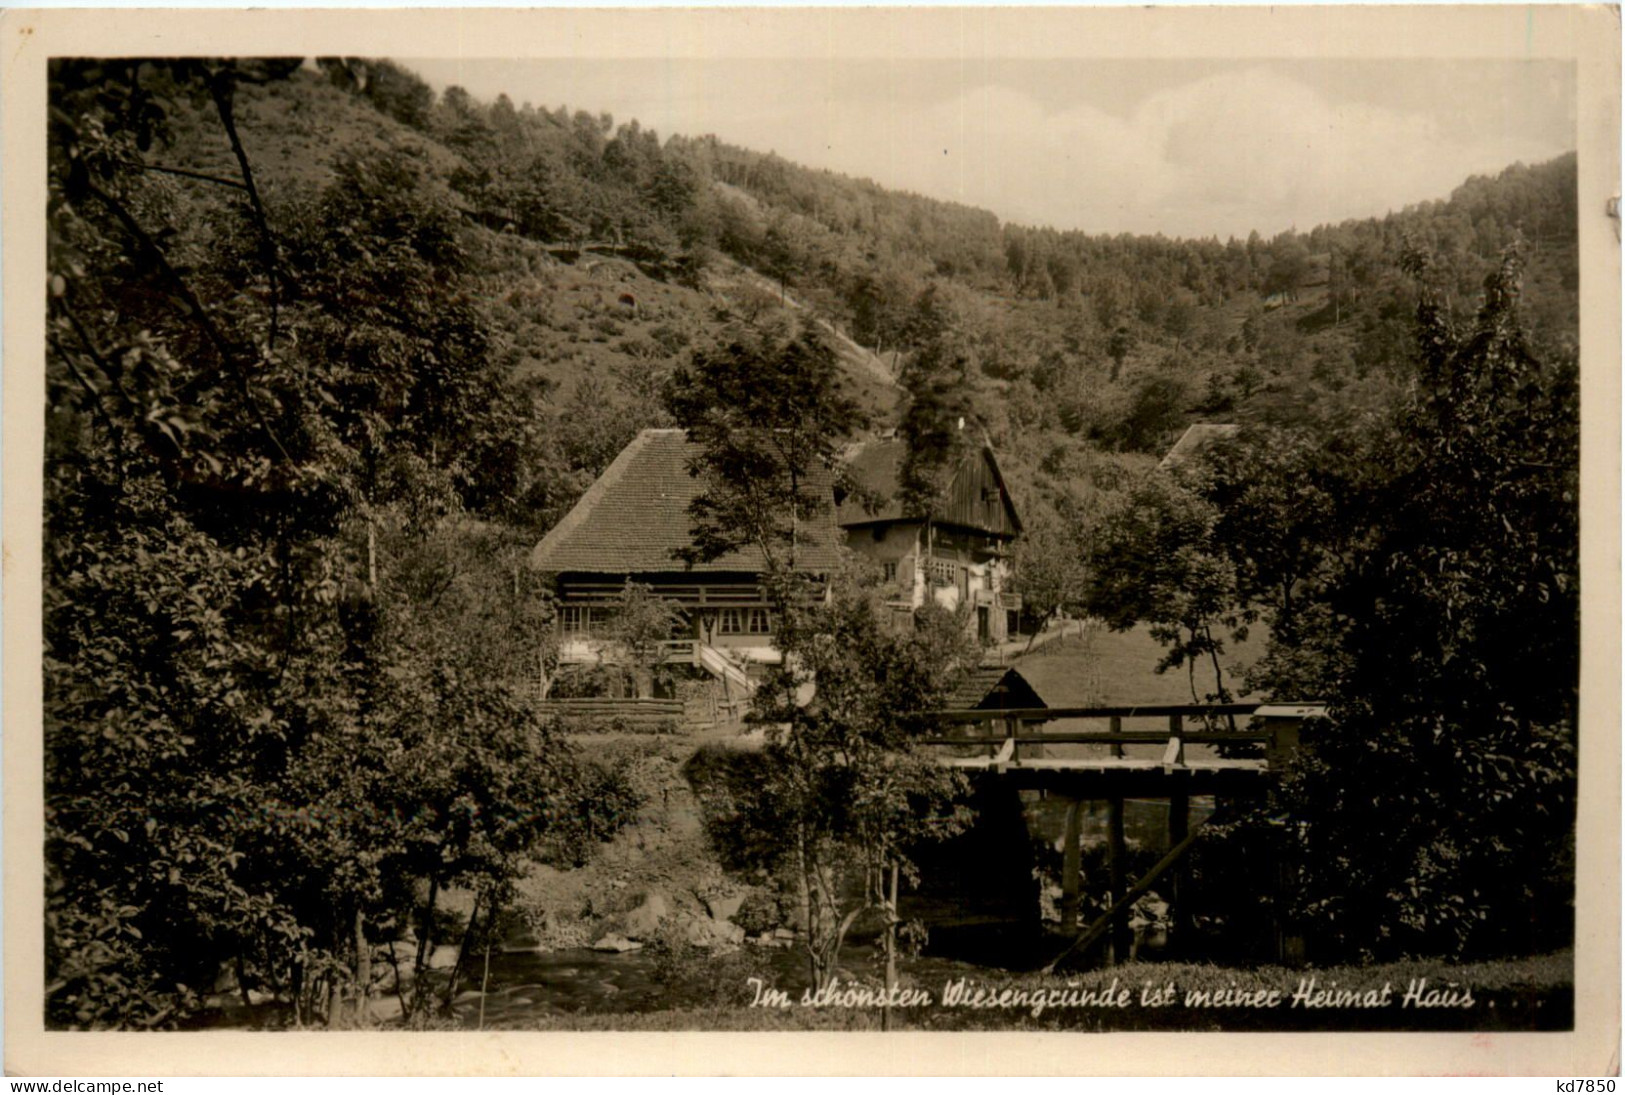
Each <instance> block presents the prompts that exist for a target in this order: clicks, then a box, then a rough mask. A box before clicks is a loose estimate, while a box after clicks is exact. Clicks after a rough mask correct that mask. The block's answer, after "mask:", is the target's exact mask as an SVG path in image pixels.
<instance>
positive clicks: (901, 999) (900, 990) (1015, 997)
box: [745, 977, 1474, 1019]
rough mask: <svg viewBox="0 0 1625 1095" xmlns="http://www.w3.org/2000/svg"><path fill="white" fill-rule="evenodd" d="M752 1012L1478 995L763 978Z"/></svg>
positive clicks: (1455, 990)
mask: <svg viewBox="0 0 1625 1095" xmlns="http://www.w3.org/2000/svg"><path fill="white" fill-rule="evenodd" d="M745 984H746V985H747V986H748V987H749V988H750V990H751V993H752V999H751V1002H750V1006H751V1007H753V1008H779V1009H785V1008H793V1007H803V1008H879V1007H894V1008H964V1009H967V1010H972V1011H975V1010H987V1011H1025V1012H1027V1013H1028V1014H1030V1015H1031V1016H1032V1017H1033V1018H1035V1019H1036V1018H1038V1017H1039V1016H1041V1015H1043V1014H1044V1013H1045V1012H1046V1011H1064V1010H1079V1009H1085V1008H1094V1009H1119V1010H1126V1009H1129V1008H1191V1009H1205V1010H1206V1009H1215V1008H1257V1009H1269V1008H1285V1009H1288V1010H1291V1009H1300V1010H1314V1009H1342V1008H1389V1007H1396V1006H1397V1007H1399V1008H1401V1009H1409V1008H1417V1009H1422V1008H1470V1007H1472V1006H1473V1005H1474V1000H1473V993H1472V990H1471V989H1470V988H1468V987H1466V986H1464V985H1458V984H1457V983H1456V982H1454V981H1447V982H1443V983H1436V982H1433V981H1430V980H1429V979H1428V978H1426V977H1418V978H1413V979H1412V980H1410V981H1409V982H1407V983H1406V984H1405V985H1404V986H1403V987H1400V986H1396V985H1394V984H1393V983H1392V982H1390V981H1384V982H1383V983H1382V984H1381V985H1371V986H1347V985H1342V984H1339V983H1338V982H1336V981H1330V982H1322V981H1321V980H1320V979H1319V978H1316V977H1305V978H1303V979H1301V980H1300V981H1299V982H1298V987H1297V989H1296V990H1295V991H1290V992H1289V991H1287V990H1284V989H1243V988H1239V987H1231V988H1220V989H1181V988H1178V987H1177V986H1176V985H1175V984H1174V982H1172V981H1168V982H1166V983H1163V984H1158V983H1156V982H1152V981H1142V982H1140V983H1139V984H1137V985H1124V984H1122V983H1121V982H1120V981H1119V980H1118V979H1116V978H1113V979H1112V981H1111V983H1110V984H1106V985H1101V986H1089V987H1085V986H1083V985H1056V986H1049V987H1044V988H1010V987H998V988H995V987H991V986H986V985H979V984H977V983H976V982H975V981H974V980H971V979H968V978H963V977H961V978H956V979H953V980H949V981H947V982H945V983H944V984H943V986H942V989H941V990H940V991H939V992H932V991H931V990H930V989H926V988H919V987H917V986H901V985H899V986H894V987H893V988H891V989H883V988H876V987H874V986H871V985H864V984H859V983H857V982H851V981H845V982H843V981H841V980H839V979H836V980H832V981H830V982H829V983H828V984H826V985H824V986H822V987H820V988H816V989H814V988H808V989H804V990H803V991H802V993H801V995H800V996H799V997H792V996H791V994H790V993H788V992H786V991H784V990H783V989H778V988H774V987H773V986H772V985H771V984H769V983H767V982H766V981H764V980H762V979H761V978H759V977H752V978H749V979H748V980H747V981H746V982H745Z"/></svg>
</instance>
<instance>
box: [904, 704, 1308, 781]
mask: <svg viewBox="0 0 1625 1095" xmlns="http://www.w3.org/2000/svg"><path fill="white" fill-rule="evenodd" d="M1325 713H1326V708H1325V706H1324V705H1323V704H1318V703H1299V704H1274V703H1207V704H1131V705H1118V706H1094V707H1024V708H1001V709H991V708H982V709H962V710H946V711H933V712H931V713H930V717H931V718H933V719H935V720H936V721H938V722H941V723H948V724H962V725H964V724H969V725H979V726H981V727H982V728H983V733H981V734H960V735H933V736H930V737H925V738H922V739H920V742H921V744H923V745H957V746H966V745H973V746H986V747H987V749H988V753H989V755H990V756H999V755H1001V754H1002V755H1004V756H1007V757H1010V758H1012V759H1015V758H1019V756H1020V755H1021V753H1020V747H1021V746H1028V747H1029V748H1031V747H1038V748H1040V749H1041V747H1042V746H1044V745H1082V744H1088V745H1107V746H1110V747H1111V754H1112V756H1114V757H1121V756H1122V755H1123V746H1125V745H1161V746H1163V756H1162V763H1163V764H1165V765H1182V764H1184V763H1185V746H1186V745H1218V744H1224V743H1237V744H1240V743H1262V744H1263V745H1264V747H1265V760H1266V764H1267V766H1268V767H1271V768H1275V767H1277V766H1278V765H1280V764H1281V763H1284V762H1285V760H1286V759H1288V757H1290V755H1291V754H1292V753H1293V752H1295V751H1296V750H1297V748H1298V745H1299V742H1300V739H1301V733H1302V727H1303V724H1304V723H1305V722H1306V721H1309V720H1311V719H1316V718H1322V717H1324V715H1325ZM1242 718H1245V719H1248V720H1249V722H1248V724H1246V725H1245V726H1243V725H1240V724H1238V720H1239V719H1242ZM1062 719H1068V720H1070V719H1104V720H1106V722H1107V725H1108V729H1105V730H1064V731H1047V730H1042V729H1035V727H1042V726H1043V725H1044V724H1045V723H1049V722H1055V721H1058V720H1062ZM1126 719H1135V720H1143V719H1159V720H1164V721H1165V726H1166V728H1165V729H1156V730H1151V729H1133V730H1128V729H1124V727H1123V722H1124V720H1126Z"/></svg>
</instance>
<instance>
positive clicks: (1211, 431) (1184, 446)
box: [1157, 422, 1241, 471]
mask: <svg viewBox="0 0 1625 1095" xmlns="http://www.w3.org/2000/svg"><path fill="white" fill-rule="evenodd" d="M1239 429H1241V427H1240V426H1236V425H1231V424H1228V423H1226V424H1219V423H1212V422H1198V423H1197V424H1196V425H1194V426H1192V427H1190V428H1189V429H1188V430H1186V431H1185V433H1184V435H1183V436H1182V437H1180V439H1179V440H1178V441H1177V442H1175V444H1174V447H1173V448H1171V449H1169V450H1168V455H1167V456H1164V457H1163V458H1162V462H1161V463H1159V464H1158V465H1157V467H1159V468H1161V469H1163V470H1164V471H1166V470H1167V469H1169V468H1177V467H1181V466H1183V465H1185V464H1188V463H1190V462H1191V461H1192V460H1194V459H1196V458H1197V457H1198V456H1200V455H1201V454H1202V451H1203V450H1204V449H1206V448H1207V447H1208V446H1209V445H1212V444H1213V443H1214V442H1216V441H1219V440H1221V439H1223V438H1226V437H1232V436H1234V435H1235V433H1236V431H1237V430H1239Z"/></svg>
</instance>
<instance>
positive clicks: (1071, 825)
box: [1061, 798, 1083, 932]
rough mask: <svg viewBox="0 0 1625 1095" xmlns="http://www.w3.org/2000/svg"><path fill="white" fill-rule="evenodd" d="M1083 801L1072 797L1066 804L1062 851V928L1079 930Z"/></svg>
mask: <svg viewBox="0 0 1625 1095" xmlns="http://www.w3.org/2000/svg"><path fill="white" fill-rule="evenodd" d="M1082 827H1083V803H1082V801H1080V800H1079V799H1075V798H1074V799H1071V800H1069V801H1068V802H1067V804H1066V838H1065V843H1064V844H1063V846H1062V852H1061V930H1062V931H1068V932H1075V931H1077V930H1078V894H1079V891H1080V885H1079V884H1080V883H1081V881H1082V875H1083V842H1082V840H1081V833H1080V830H1081V829H1082Z"/></svg>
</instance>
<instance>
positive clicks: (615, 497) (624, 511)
mask: <svg viewBox="0 0 1625 1095" xmlns="http://www.w3.org/2000/svg"><path fill="white" fill-rule="evenodd" d="M698 453H699V447H698V446H697V445H694V444H692V443H690V442H689V440H688V435H687V431H685V430H680V429H669V430H644V431H643V432H642V433H640V434H638V435H637V436H636V437H634V438H633V439H632V441H631V443H630V444H628V445H627V446H626V448H624V449H622V450H621V453H620V455H619V456H617V457H616V458H615V459H614V460H613V461H612V462H611V463H610V465H609V467H607V468H605V469H604V473H603V474H602V475H600V476H599V477H598V481H597V482H595V483H594V484H593V485H592V486H591V487H589V488H588V489H587V493H585V494H583V495H582V496H581V498H580V500H579V501H577V502H576V504H575V506H574V507H573V508H572V509H571V510H570V512H569V513H567V514H565V515H564V519H563V520H561V521H560V522H559V523H558V524H557V525H555V526H553V528H552V529H551V530H550V531H549V532H548V534H547V535H546V536H544V537H542V541H541V543H539V544H537V545H536V548H535V550H534V551H532V552H531V556H530V563H531V566H533V567H535V568H536V569H537V570H545V571H552V572H560V573H562V572H577V573H599V574H658V573H671V572H683V571H685V570H693V571H696V572H711V573H716V572H723V571H725V572H732V573H755V572H757V571H760V570H761V569H762V565H763V560H762V555H761V552H760V551H759V550H758V549H756V548H754V547H751V548H744V549H742V550H740V551H736V552H731V553H729V554H728V555H725V556H723V557H721V558H720V559H716V560H714V561H712V562H709V563H696V564H695V565H694V566H693V567H692V568H690V567H688V566H686V565H685V564H684V563H683V562H682V560H680V559H678V558H677V557H676V556H675V554H674V552H675V551H677V550H678V549H680V548H686V547H688V546H689V544H690V543H691V542H692V539H691V537H690V535H689V531H690V529H691V528H692V519H691V518H690V517H689V513H688V507H689V503H691V502H692V501H693V500H694V498H695V496H697V495H698V494H699V493H700V489H701V483H700V480H698V479H696V478H695V477H694V476H692V475H690V474H689V473H688V465H689V461H690V460H691V459H693V458H694V457H695V456H696V455H698ZM837 537H838V533H837V532H836V530H835V527H834V522H833V519H832V518H831V516H830V514H829V512H828V511H826V513H825V515H824V517H823V518H822V520H821V521H819V522H816V523H814V524H813V526H812V528H810V529H809V530H808V537H807V540H806V541H804V542H802V544H801V545H800V547H799V549H798V553H797V565H798V566H800V567H801V568H803V569H806V570H813V571H827V570H832V569H834V568H835V567H836V565H837V564H838V563H839V554H838V549H837V547H836V542H837Z"/></svg>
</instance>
